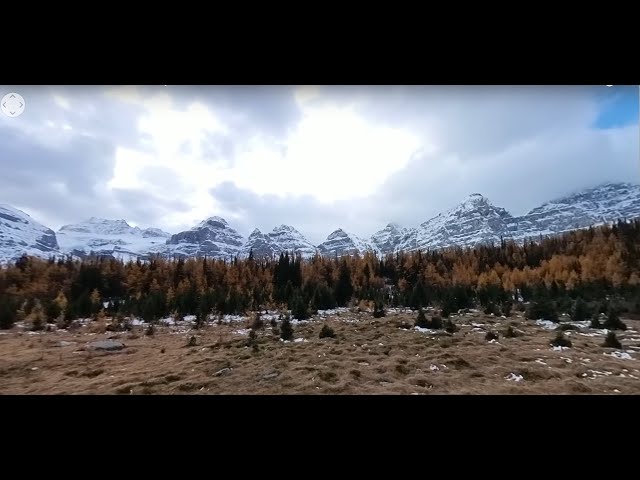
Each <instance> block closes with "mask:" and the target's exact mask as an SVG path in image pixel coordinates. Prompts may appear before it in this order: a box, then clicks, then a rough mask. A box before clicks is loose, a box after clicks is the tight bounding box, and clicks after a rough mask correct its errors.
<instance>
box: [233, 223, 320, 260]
mask: <svg viewBox="0 0 640 480" xmlns="http://www.w3.org/2000/svg"><path fill="white" fill-rule="evenodd" d="M252 250H253V256H254V257H256V258H258V257H273V256H278V255H280V253H282V252H295V253H296V254H297V253H299V254H301V255H302V257H303V258H311V257H312V256H313V255H315V253H316V247H315V246H314V245H313V244H312V243H311V242H309V240H307V239H306V238H305V237H304V235H302V234H301V233H300V232H299V231H298V230H296V229H295V228H293V227H291V226H289V225H280V226H279V227H276V228H274V229H273V231H271V232H269V233H267V234H263V233H262V232H260V230H258V229H257V228H256V229H255V230H254V231H253V232H252V233H251V235H249V238H248V239H247V242H246V243H245V244H244V246H243V247H242V250H241V252H240V256H241V257H248V256H249V252H251V251H252Z"/></svg>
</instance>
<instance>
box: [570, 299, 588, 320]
mask: <svg viewBox="0 0 640 480" xmlns="http://www.w3.org/2000/svg"><path fill="white" fill-rule="evenodd" d="M588 316H589V311H588V310H587V304H586V303H585V302H584V301H583V300H582V298H578V299H577V300H576V303H575V305H574V307H573V312H572V315H571V319H572V320H573V321H574V322H583V321H585V320H586V319H587V318H588Z"/></svg>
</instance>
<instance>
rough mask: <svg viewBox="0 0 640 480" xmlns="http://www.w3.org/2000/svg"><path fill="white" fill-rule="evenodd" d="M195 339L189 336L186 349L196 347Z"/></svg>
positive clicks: (193, 336)
mask: <svg viewBox="0 0 640 480" xmlns="http://www.w3.org/2000/svg"><path fill="white" fill-rule="evenodd" d="M196 342H197V341H196V337H195V335H191V338H190V339H189V343H187V347H195V346H196Z"/></svg>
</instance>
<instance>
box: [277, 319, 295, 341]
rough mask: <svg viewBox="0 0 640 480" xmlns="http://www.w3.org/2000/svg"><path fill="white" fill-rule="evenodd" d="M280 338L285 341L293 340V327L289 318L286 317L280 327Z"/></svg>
mask: <svg viewBox="0 0 640 480" xmlns="http://www.w3.org/2000/svg"><path fill="white" fill-rule="evenodd" d="M280 338H282V339H283V340H293V326H292V325H291V321H290V320H289V318H287V317H285V319H284V320H282V324H281V325H280Z"/></svg>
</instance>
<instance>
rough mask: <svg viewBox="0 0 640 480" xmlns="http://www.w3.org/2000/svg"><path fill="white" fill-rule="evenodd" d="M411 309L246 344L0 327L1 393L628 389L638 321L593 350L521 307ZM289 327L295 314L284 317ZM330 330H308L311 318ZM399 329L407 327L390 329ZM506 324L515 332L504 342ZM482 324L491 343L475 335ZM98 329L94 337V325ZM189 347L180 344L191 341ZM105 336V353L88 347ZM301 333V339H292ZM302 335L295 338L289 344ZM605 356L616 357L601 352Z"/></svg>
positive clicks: (583, 338) (595, 337)
mask: <svg viewBox="0 0 640 480" xmlns="http://www.w3.org/2000/svg"><path fill="white" fill-rule="evenodd" d="M416 317H417V313H415V312H408V311H407V312H401V311H393V310H392V311H389V312H387V316H386V317H383V318H379V319H374V318H373V317H372V315H371V314H370V313H366V312H362V313H355V312H351V311H348V310H342V311H340V312H333V313H331V314H328V315H325V316H324V317H323V318H320V317H318V316H316V317H314V318H313V319H311V320H310V321H308V322H304V323H297V324H294V336H295V339H296V340H297V341H293V342H283V341H281V340H280V338H279V337H276V336H275V335H274V334H273V333H272V332H271V327H270V325H269V322H268V321H265V327H264V328H263V329H260V330H258V331H257V345H258V347H257V348H258V349H257V351H255V348H253V347H250V346H248V341H249V336H248V335H247V333H248V331H247V330H246V328H247V322H246V321H242V320H240V321H234V322H230V323H222V324H217V323H211V324H209V325H206V326H204V327H203V328H201V329H199V330H193V329H192V327H191V326H190V325H189V324H188V323H187V322H185V323H182V324H180V325H177V326H174V325H171V326H156V327H155V332H154V334H153V335H152V336H149V335H145V333H144V332H145V329H144V328H143V327H141V326H138V327H134V330H133V331H131V332H123V333H113V332H104V324H102V325H99V324H97V323H96V322H90V324H89V325H86V326H82V327H79V328H77V329H76V330H75V331H63V330H61V331H50V332H29V331H27V330H26V329H25V328H24V327H21V326H16V327H14V329H13V330H10V331H5V332H0V393H2V394H127V395H128V394H134V395H136V394H268V395H282V394H356V395H361V394H404V395H409V394H413V395H416V394H417V395H423V394H638V393H640V334H639V333H638V327H640V321H638V320H629V319H624V318H623V321H625V323H626V324H627V326H628V329H627V331H624V332H620V331H619V332H616V333H617V336H618V339H619V340H620V341H621V342H622V349H619V350H615V349H610V348H604V347H602V346H601V345H602V343H603V341H604V333H603V331H601V330H592V329H589V328H588V327H586V326H584V325H582V326H581V327H580V329H579V330H577V331H569V332H567V333H566V335H567V338H569V339H570V340H571V341H572V343H573V345H572V347H571V348H569V349H567V350H562V351H556V350H553V349H552V347H551V346H550V344H549V343H550V341H551V340H552V339H553V337H555V334H556V332H554V331H551V330H550V329H547V328H544V327H543V326H541V325H538V324H537V323H536V322H535V321H531V320H525V319H524V318H523V317H522V314H521V313H515V314H514V315H513V316H512V317H511V318H496V317H493V316H487V315H484V314H482V313H480V312H477V311H471V312H470V313H466V314H461V315H457V316H456V315H454V316H452V317H451V318H452V319H453V320H454V322H455V323H456V325H458V326H459V327H460V330H459V331H457V332H455V333H454V334H453V335H450V334H447V333H445V332H444V331H428V332H422V331H416V330H415V329H414V328H413V324H414V321H415V319H416ZM294 323H295V322H294ZM324 323H326V324H328V325H330V326H331V327H332V328H333V329H334V330H335V333H336V337H335V338H323V339H321V338H319V332H320V330H321V328H322V325H323V324H324ZM408 325H410V326H411V328H410V329H404V328H401V327H402V326H405V327H406V326H408ZM509 325H511V326H512V327H513V328H514V329H516V330H517V331H519V332H521V333H522V335H521V336H518V337H515V338H505V337H504V335H503V332H504V331H505V330H506V329H507V327H508V326H509ZM488 330H492V331H497V332H498V333H499V340H498V341H497V342H496V341H494V342H493V343H490V342H488V341H487V340H486V339H485V335H486V332H487V331H488ZM100 332H102V333H100ZM192 336H193V337H195V343H196V345H195V346H188V344H189V340H190V339H191V337H192ZM108 338H113V339H117V341H120V342H122V343H124V344H125V347H124V348H123V349H122V350H120V351H116V352H101V351H94V350H91V349H90V348H88V344H89V343H90V342H93V341H96V340H106V339H108ZM302 339H303V340H302ZM301 340H302V341H301ZM613 352H617V353H616V355H618V356H620V357H622V358H617V357H616V356H612V353H613Z"/></svg>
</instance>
